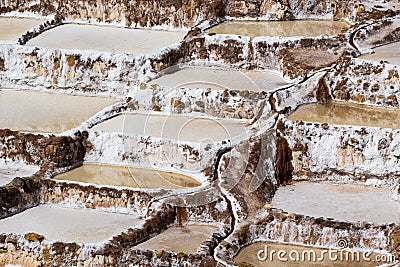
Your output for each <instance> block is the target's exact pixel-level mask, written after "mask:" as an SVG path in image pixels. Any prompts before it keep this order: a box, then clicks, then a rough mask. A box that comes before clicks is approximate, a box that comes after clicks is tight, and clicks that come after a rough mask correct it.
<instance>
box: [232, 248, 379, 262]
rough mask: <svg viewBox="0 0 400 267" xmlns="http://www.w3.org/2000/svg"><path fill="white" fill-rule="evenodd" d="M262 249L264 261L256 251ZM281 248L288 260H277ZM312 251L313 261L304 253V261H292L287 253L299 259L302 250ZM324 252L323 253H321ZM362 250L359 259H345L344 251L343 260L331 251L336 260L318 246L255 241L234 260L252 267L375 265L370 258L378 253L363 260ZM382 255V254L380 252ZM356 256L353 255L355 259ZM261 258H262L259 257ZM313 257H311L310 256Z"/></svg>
mask: <svg viewBox="0 0 400 267" xmlns="http://www.w3.org/2000/svg"><path fill="white" fill-rule="evenodd" d="M260 250H262V251H263V253H261V257H265V253H264V251H267V253H268V255H269V256H268V258H267V259H266V260H265V261H262V260H259V259H258V256H257V255H258V252H259V251H260ZM272 250H275V254H274V255H273V258H272V260H271V257H270V253H271V251H272ZM280 250H283V251H285V252H286V255H285V256H282V257H283V258H287V259H288V261H286V262H284V261H279V260H278V258H277V252H278V251H280ZM310 250H312V251H314V252H315V254H316V258H317V260H316V261H315V262H312V261H308V254H305V259H306V260H304V261H302V260H299V261H294V260H290V258H289V253H292V252H291V251H295V252H298V253H299V257H300V259H301V257H302V255H303V252H304V251H310ZM295 252H293V254H292V255H293V257H296V254H295ZM322 253H325V254H322ZM362 253H363V252H360V261H356V260H355V261H351V260H349V261H347V260H346V254H345V252H344V254H343V260H340V253H337V254H335V253H333V254H332V255H333V256H332V258H334V255H337V258H338V260H335V261H333V260H330V259H329V254H328V252H323V249H319V248H313V247H304V246H295V245H285V244H278V243H272V242H257V243H254V244H251V245H249V246H247V247H245V248H243V249H242V250H241V251H240V252H239V254H238V255H237V256H236V257H235V262H236V263H244V262H246V263H250V264H252V266H254V267H266V266H268V267H270V266H271V267H287V266H290V267H292V266H293V267H295V266H299V267H303V266H304V267H321V266H326V267H372V266H377V263H376V262H372V260H375V259H376V256H377V255H378V254H377V253H372V254H371V255H370V256H369V257H370V259H371V261H365V260H363V257H362V256H363V254H362ZM322 255H324V258H323V260H322V261H318V259H321V258H322ZM380 255H383V254H380ZM356 257H357V256H355V259H357V258H356ZM261 259H263V258H261ZM311 259H313V257H312V258H311ZM349 259H352V255H351V254H349Z"/></svg>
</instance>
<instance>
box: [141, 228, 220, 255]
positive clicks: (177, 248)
mask: <svg viewBox="0 0 400 267" xmlns="http://www.w3.org/2000/svg"><path fill="white" fill-rule="evenodd" d="M217 231H218V228H217V227H215V226H208V225H184V226H172V227H170V228H168V229H167V230H165V231H164V232H162V233H161V234H159V235H157V236H155V237H153V238H152V239H150V240H148V241H146V242H144V243H142V244H139V245H137V246H136V247H135V248H136V249H142V250H161V249H163V250H166V251H174V252H184V253H195V252H196V251H197V250H198V248H199V247H200V245H201V244H202V243H203V241H205V240H206V239H207V238H210V237H211V235H212V234H213V233H214V232H217Z"/></svg>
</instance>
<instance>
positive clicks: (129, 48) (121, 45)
mask: <svg viewBox="0 0 400 267" xmlns="http://www.w3.org/2000/svg"><path fill="white" fill-rule="evenodd" d="M185 35H186V32H185V31H174V32H172V31H158V30H145V29H128V28H118V27H112V26H95V25H79V24H65V25H61V26H58V27H55V28H53V29H51V30H48V31H46V32H44V33H42V34H40V35H39V36H37V37H35V38H33V39H31V40H30V41H29V42H28V43H27V45H29V46H38V47H47V48H54V49H57V48H62V49H81V50H98V51H104V52H116V53H127V54H146V53H151V52H154V51H157V50H159V49H161V48H164V47H167V46H170V45H172V44H175V43H178V42H180V41H181V40H183V38H184V37H185Z"/></svg>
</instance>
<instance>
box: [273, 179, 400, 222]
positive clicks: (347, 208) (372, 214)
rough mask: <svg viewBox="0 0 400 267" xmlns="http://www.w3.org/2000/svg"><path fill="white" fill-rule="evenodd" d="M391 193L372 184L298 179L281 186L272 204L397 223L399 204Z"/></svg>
mask: <svg viewBox="0 0 400 267" xmlns="http://www.w3.org/2000/svg"><path fill="white" fill-rule="evenodd" d="M390 195H391V192H390V189H386V188H376V187H372V186H361V185H336V184H328V183H311V182H298V183H294V184H293V185H288V186H282V187H280V188H279V189H278V191H277V192H276V194H275V196H274V198H273V199H272V206H273V207H275V208H280V209H283V210H284V211H286V212H289V213H298V214H303V215H308V216H313V217H325V218H328V217H330V218H334V219H335V220H341V221H352V222H357V221H365V222H375V223H378V224H384V223H398V222H400V206H399V204H398V203H396V201H394V200H392V199H391V198H390Z"/></svg>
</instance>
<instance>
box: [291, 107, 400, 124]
mask: <svg viewBox="0 0 400 267" xmlns="http://www.w3.org/2000/svg"><path fill="white" fill-rule="evenodd" d="M289 120H292V121H307V122H319V123H330V124H338V125H354V126H369V127H381V128H392V129H400V110H394V109H387V108H379V107H370V106H365V105H359V104H353V103H341V102H332V103H327V104H318V103H312V104H306V105H303V106H300V107H298V108H297V110H295V111H294V112H293V113H292V114H291V115H289Z"/></svg>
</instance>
